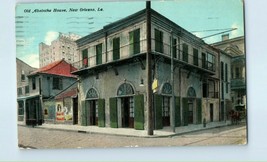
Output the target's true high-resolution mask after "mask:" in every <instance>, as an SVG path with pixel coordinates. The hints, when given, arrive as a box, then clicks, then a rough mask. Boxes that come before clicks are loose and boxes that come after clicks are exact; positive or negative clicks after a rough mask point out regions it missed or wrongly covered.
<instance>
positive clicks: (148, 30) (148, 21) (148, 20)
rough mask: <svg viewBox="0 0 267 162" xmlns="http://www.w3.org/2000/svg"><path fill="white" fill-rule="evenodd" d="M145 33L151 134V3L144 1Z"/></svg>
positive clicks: (149, 128) (149, 130) (151, 132)
mask: <svg viewBox="0 0 267 162" xmlns="http://www.w3.org/2000/svg"><path fill="white" fill-rule="evenodd" d="M146 34H147V38H146V39H147V41H146V42H147V53H146V73H147V75H146V76H147V110H148V128H147V134H148V135H153V134H154V132H153V129H154V124H153V121H154V120H153V103H152V97H153V96H152V95H153V93H152V75H151V74H152V69H151V5H150V1H146Z"/></svg>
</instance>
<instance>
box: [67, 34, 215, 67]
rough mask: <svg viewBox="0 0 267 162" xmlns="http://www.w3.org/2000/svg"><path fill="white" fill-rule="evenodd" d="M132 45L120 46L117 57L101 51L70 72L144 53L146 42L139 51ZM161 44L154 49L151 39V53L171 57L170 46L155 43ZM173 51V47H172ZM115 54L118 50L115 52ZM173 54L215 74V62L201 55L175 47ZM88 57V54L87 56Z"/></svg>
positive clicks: (76, 63)
mask: <svg viewBox="0 0 267 162" xmlns="http://www.w3.org/2000/svg"><path fill="white" fill-rule="evenodd" d="M134 44H136V43H133V44H126V45H124V46H121V47H120V49H119V53H120V54H119V57H118V56H117V55H116V57H114V56H113V50H112V49H111V50H108V51H103V53H102V54H101V58H100V59H99V58H98V59H97V58H96V55H93V56H90V57H88V58H84V59H83V60H80V61H78V62H75V63H73V64H72V66H73V68H71V72H74V71H77V70H78V71H79V70H82V69H85V68H91V67H95V66H97V65H100V64H107V63H111V62H115V61H118V60H122V59H127V58H130V57H132V56H134V55H137V54H141V53H145V52H146V40H141V41H140V47H139V48H140V50H135V48H134ZM159 44H162V46H161V47H157V48H156V47H155V46H156V43H155V40H154V39H152V44H151V45H152V52H153V53H156V54H159V55H163V56H166V57H169V58H170V57H171V51H170V45H169V44H167V43H164V42H163V43H157V45H159ZM172 48H173V49H175V48H174V47H172ZM115 51H116V52H117V51H118V50H115ZM134 51H138V52H139V53H135V52H134ZM173 54H174V60H175V61H180V62H182V63H184V64H187V65H191V66H195V67H198V68H202V69H205V70H208V71H211V72H215V62H209V61H208V60H207V59H206V58H205V59H202V58H201V53H200V52H199V53H198V57H196V56H194V55H193V54H191V53H183V51H182V50H181V49H180V50H179V48H178V46H177V48H176V51H173ZM89 55H90V54H89Z"/></svg>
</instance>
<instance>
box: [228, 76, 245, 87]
mask: <svg viewBox="0 0 267 162" xmlns="http://www.w3.org/2000/svg"><path fill="white" fill-rule="evenodd" d="M245 86H246V80H245V78H235V79H231V88H241V87H245Z"/></svg>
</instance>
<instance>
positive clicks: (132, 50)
mask: <svg viewBox="0 0 267 162" xmlns="http://www.w3.org/2000/svg"><path fill="white" fill-rule="evenodd" d="M129 38H130V40H129V43H130V55H132V54H134V33H133V31H132V32H130V33H129Z"/></svg>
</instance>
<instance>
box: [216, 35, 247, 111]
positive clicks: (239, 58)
mask: <svg viewBox="0 0 267 162" xmlns="http://www.w3.org/2000/svg"><path fill="white" fill-rule="evenodd" d="M212 45H213V46H214V47H216V48H219V49H221V50H223V51H224V52H225V53H227V54H228V55H230V56H231V75H230V76H231V82H230V85H231V100H232V103H233V108H234V109H236V110H240V109H241V110H242V109H244V108H246V56H245V48H244V36H240V37H236V38H232V39H229V35H228V34H226V35H223V36H222V41H220V42H217V43H214V44H212Z"/></svg>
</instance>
